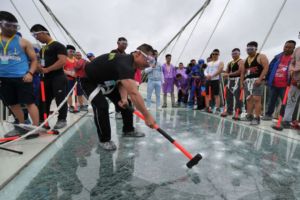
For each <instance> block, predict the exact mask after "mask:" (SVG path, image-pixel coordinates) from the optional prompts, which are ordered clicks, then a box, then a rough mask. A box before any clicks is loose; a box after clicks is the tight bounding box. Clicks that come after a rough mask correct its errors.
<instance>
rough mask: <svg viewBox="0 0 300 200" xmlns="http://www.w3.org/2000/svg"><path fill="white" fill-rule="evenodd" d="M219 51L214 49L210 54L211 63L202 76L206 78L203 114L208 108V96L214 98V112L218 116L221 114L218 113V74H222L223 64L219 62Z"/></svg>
mask: <svg viewBox="0 0 300 200" xmlns="http://www.w3.org/2000/svg"><path fill="white" fill-rule="evenodd" d="M219 56H220V51H219V50H218V49H215V50H214V51H213V52H212V62H210V63H208V64H207V68H206V69H205V70H204V75H205V76H206V80H207V82H206V89H205V91H206V108H204V109H203V110H201V111H203V112H208V111H209V107H210V106H211V105H209V95H211V97H214V99H215V102H216V107H217V109H216V112H215V114H217V115H219V114H220V113H221V111H220V96H219V91H220V85H219V78H220V75H219V74H220V73H221V72H222V70H223V68H224V62H223V61H220V60H219ZM209 86H211V94H209Z"/></svg>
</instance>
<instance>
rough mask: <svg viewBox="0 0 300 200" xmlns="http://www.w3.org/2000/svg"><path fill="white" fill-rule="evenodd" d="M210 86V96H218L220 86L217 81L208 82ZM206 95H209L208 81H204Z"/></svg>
mask: <svg viewBox="0 0 300 200" xmlns="http://www.w3.org/2000/svg"><path fill="white" fill-rule="evenodd" d="M210 85H211V95H212V96H214V95H219V91H220V85H219V80H214V81H210ZM205 90H206V95H209V81H206V84H205Z"/></svg>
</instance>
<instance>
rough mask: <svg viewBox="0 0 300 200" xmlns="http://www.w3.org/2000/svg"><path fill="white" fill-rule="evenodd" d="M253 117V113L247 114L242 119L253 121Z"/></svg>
mask: <svg viewBox="0 0 300 200" xmlns="http://www.w3.org/2000/svg"><path fill="white" fill-rule="evenodd" d="M253 119H254V116H253V115H246V116H245V117H243V118H242V119H241V121H249V122H251V121H252V120H253Z"/></svg>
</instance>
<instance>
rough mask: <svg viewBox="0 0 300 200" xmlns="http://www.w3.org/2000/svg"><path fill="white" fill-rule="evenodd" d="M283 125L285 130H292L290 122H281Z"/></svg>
mask: <svg viewBox="0 0 300 200" xmlns="http://www.w3.org/2000/svg"><path fill="white" fill-rule="evenodd" d="M281 125H282V127H283V128H285V129H290V128H291V125H290V122H288V121H281Z"/></svg>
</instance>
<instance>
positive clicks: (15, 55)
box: [0, 35, 29, 78]
mask: <svg viewBox="0 0 300 200" xmlns="http://www.w3.org/2000/svg"><path fill="white" fill-rule="evenodd" d="M19 39H20V36H18V35H16V36H15V38H14V39H12V40H11V41H10V43H9V45H8V48H7V50H6V54H7V56H8V57H9V64H1V63H0V77H6V78H20V77H23V76H25V74H26V72H27V71H29V65H28V59H27V56H26V54H25V53H24V52H23V50H22V48H21V46H20V43H19ZM2 43H3V45H4V46H5V45H6V42H4V41H2ZM3 54H4V48H3V46H2V45H0V56H3Z"/></svg>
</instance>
